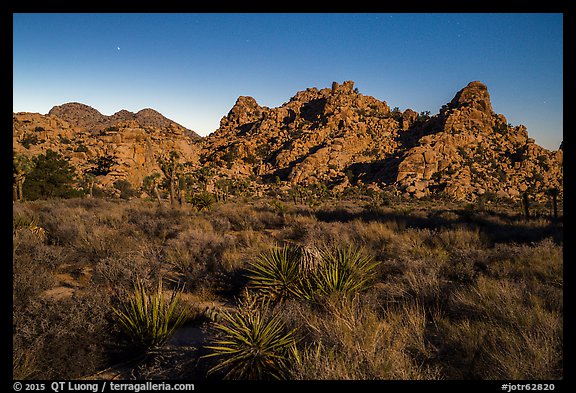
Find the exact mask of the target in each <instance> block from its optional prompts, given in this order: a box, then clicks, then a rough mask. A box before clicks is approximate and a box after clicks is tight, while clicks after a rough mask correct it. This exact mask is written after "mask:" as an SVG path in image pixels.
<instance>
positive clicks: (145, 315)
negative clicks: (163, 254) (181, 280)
mask: <svg viewBox="0 0 576 393" xmlns="http://www.w3.org/2000/svg"><path fill="white" fill-rule="evenodd" d="M112 310H113V311H114V314H116V317H117V321H118V323H119V324H120V326H121V327H122V330H123V331H124V332H125V333H126V334H127V335H128V337H130V340H131V341H132V343H133V344H134V345H135V346H136V347H137V348H138V349H140V350H144V351H148V350H150V349H153V348H156V347H159V346H161V345H162V344H164V343H165V342H166V341H167V340H168V338H170V336H171V335H172V334H173V333H174V331H175V330H176V329H177V328H178V327H180V326H181V325H182V324H183V323H184V322H185V318H186V308H185V307H183V305H182V302H181V300H180V291H173V292H172V294H171V295H170V297H169V298H165V295H164V288H163V287H162V280H160V281H159V282H158V288H157V289H156V291H155V292H149V291H147V290H146V289H145V287H144V285H143V284H142V282H139V281H137V282H136V283H135V284H134V292H133V293H132V295H131V296H130V297H129V298H128V299H124V301H123V302H122V303H121V305H120V306H119V307H113V308H112Z"/></svg>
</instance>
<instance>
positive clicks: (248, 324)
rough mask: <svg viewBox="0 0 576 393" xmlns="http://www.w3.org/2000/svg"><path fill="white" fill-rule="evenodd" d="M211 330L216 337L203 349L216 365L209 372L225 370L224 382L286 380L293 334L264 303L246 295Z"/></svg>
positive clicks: (279, 317) (292, 346) (292, 345)
mask: <svg viewBox="0 0 576 393" xmlns="http://www.w3.org/2000/svg"><path fill="white" fill-rule="evenodd" d="M213 326H214V328H215V329H216V330H217V332H218V333H219V336H220V337H218V338H217V339H216V340H214V341H213V342H212V343H211V345H207V346H206V347H205V348H206V349H209V350H211V351H212V353H210V354H208V355H205V356H204V357H217V358H218V363H217V364H216V366H214V367H212V368H211V369H210V370H209V372H210V373H214V372H217V371H224V372H225V373H226V374H225V378H226V379H257V380H259V379H285V378H287V377H288V373H289V366H290V362H291V353H292V352H291V350H292V348H294V347H295V344H296V340H295V338H294V331H288V330H287V329H286V326H285V324H284V322H283V321H282V319H281V316H280V315H279V314H278V313H275V312H273V311H272V310H271V309H270V307H269V303H267V302H266V301H265V300H262V299H260V300H257V299H256V298H254V297H251V296H249V295H248V294H246V298H245V299H244V300H243V301H242V302H241V303H240V305H239V307H238V311H237V312H236V313H234V314H232V313H228V312H224V313H223V314H222V320H221V322H218V323H215V324H214V325H213Z"/></svg>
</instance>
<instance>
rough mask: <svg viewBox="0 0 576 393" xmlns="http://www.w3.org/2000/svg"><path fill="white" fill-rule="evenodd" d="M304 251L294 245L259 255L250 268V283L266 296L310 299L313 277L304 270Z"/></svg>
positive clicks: (251, 286)
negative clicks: (302, 252) (301, 262)
mask: <svg viewBox="0 0 576 393" xmlns="http://www.w3.org/2000/svg"><path fill="white" fill-rule="evenodd" d="M300 257H301V254H300V252H299V250H298V249H297V248H295V247H293V246H288V245H287V246H284V247H282V248H279V247H275V248H272V249H270V250H268V251H267V252H264V253H262V254H260V255H259V256H258V258H257V259H256V260H255V261H254V262H251V263H250V267H249V268H248V273H249V274H248V279H249V280H250V281H249V283H248V286H249V287H250V288H253V289H255V290H257V291H258V292H259V293H260V294H262V295H264V296H265V297H267V298H270V299H274V300H278V301H282V300H285V299H287V298H288V297H295V298H311V293H312V290H311V287H310V277H307V276H306V274H305V272H303V270H302V268H301V264H300Z"/></svg>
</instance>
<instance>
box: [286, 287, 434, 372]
mask: <svg viewBox="0 0 576 393" xmlns="http://www.w3.org/2000/svg"><path fill="white" fill-rule="evenodd" d="M294 314H296V315H294ZM289 316H290V318H292V319H294V320H296V321H297V323H299V324H301V326H302V327H303V329H304V330H305V333H304V334H303V335H304V339H303V341H304V340H305V343H304V344H301V345H300V349H299V350H298V357H297V360H296V361H295V362H294V363H293V369H292V377H293V378H294V379H339V380H340V379H356V380H358V379H438V378H439V377H440V373H439V370H438V369H436V368H435V367H433V366H429V365H425V364H424V363H425V362H426V360H427V359H429V358H430V357H431V356H432V354H433V348H430V347H429V345H428V343H427V341H426V339H425V327H426V316H425V313H424V311H423V310H422V309H421V308H420V307H418V306H416V305H405V306H403V307H401V308H398V309H395V308H384V309H383V308H382V307H380V306H378V305H377V304H374V303H373V302H372V301H370V300H369V298H366V297H360V296H356V297H353V298H345V297H337V298H332V299H330V300H329V301H328V302H327V303H326V304H325V307H322V308H321V309H314V308H310V307H302V306H296V309H295V310H292V312H291V313H290V314H289Z"/></svg>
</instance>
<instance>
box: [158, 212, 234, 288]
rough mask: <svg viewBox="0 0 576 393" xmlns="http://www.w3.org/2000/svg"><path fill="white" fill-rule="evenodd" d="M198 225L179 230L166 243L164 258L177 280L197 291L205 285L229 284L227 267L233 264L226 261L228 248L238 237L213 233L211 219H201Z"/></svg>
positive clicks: (231, 246) (213, 286)
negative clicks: (224, 260) (224, 257)
mask: <svg viewBox="0 0 576 393" xmlns="http://www.w3.org/2000/svg"><path fill="white" fill-rule="evenodd" d="M196 222H197V226H196V227H195V228H190V229H187V230H183V231H182V232H180V233H179V234H178V235H177V236H176V237H175V238H174V239H170V240H168V241H167V242H166V246H165V247H164V251H163V254H164V259H165V260H166V262H167V263H168V265H169V266H170V269H171V270H172V272H173V273H174V274H175V279H177V280H178V281H179V282H181V283H183V284H184V285H186V287H187V288H188V289H189V290H192V291H196V290H199V289H201V288H203V287H212V288H215V287H218V286H222V285H224V286H226V285H228V284H229V283H227V282H225V281H226V280H227V279H229V278H230V277H229V276H228V273H233V272H230V271H229V270H228V268H230V269H234V268H235V267H234V266H228V265H227V264H226V265H225V264H223V256H224V253H225V251H226V250H229V249H231V248H233V247H234V244H235V239H234V238H233V237H231V236H226V235H224V236H222V235H220V234H217V233H214V231H213V230H212V227H211V225H210V223H209V222H208V221H205V220H198V221H196Z"/></svg>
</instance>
